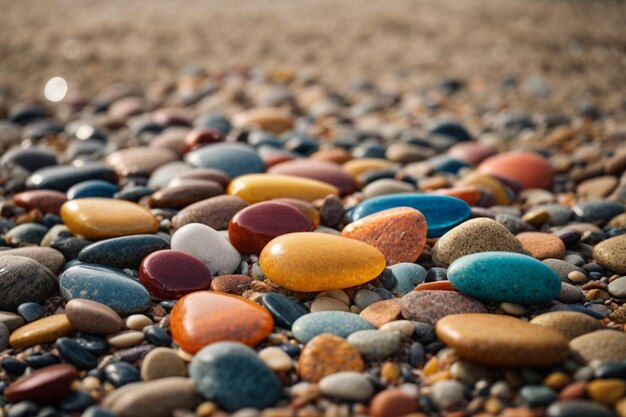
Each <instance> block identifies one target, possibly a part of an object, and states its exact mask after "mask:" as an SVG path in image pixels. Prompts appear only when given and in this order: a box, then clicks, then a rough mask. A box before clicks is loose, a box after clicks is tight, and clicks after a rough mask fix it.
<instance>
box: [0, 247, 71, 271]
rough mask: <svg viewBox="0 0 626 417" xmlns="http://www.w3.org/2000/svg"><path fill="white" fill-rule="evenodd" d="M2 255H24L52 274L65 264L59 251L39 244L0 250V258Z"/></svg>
mask: <svg viewBox="0 0 626 417" xmlns="http://www.w3.org/2000/svg"><path fill="white" fill-rule="evenodd" d="M3 256H24V257H26V258H30V259H33V260H35V261H37V262H39V263H40V264H42V265H43V266H45V267H46V268H48V269H49V270H50V271H51V272H52V273H53V274H57V273H58V272H59V271H60V270H61V269H62V268H63V265H65V257H64V256H63V254H62V253H61V252H59V251H58V250H56V249H52V248H44V247H39V246H27V247H24V248H16V249H9V250H4V251H0V258H1V257H3Z"/></svg>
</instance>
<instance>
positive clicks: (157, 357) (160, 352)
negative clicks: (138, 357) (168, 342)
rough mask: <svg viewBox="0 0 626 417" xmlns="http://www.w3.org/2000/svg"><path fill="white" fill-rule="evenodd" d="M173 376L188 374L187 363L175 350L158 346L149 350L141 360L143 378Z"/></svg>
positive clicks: (151, 378)
mask: <svg viewBox="0 0 626 417" xmlns="http://www.w3.org/2000/svg"><path fill="white" fill-rule="evenodd" d="M173 376H187V364H186V363H185V361H183V360H182V359H181V358H180V357H179V356H178V355H177V354H176V352H175V351H174V350H172V349H169V348H166V347H158V348H156V349H153V350H151V351H150V352H148V354H147V355H146V357H145V358H143V361H142V362H141V379H142V380H144V381H152V380H155V379H161V378H168V377H173Z"/></svg>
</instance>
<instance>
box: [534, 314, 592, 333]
mask: <svg viewBox="0 0 626 417" xmlns="http://www.w3.org/2000/svg"><path fill="white" fill-rule="evenodd" d="M530 322H531V323H532V324H538V325H540V326H544V327H548V328H551V329H553V330H556V331H557V332H559V333H561V334H562V335H563V336H565V337H566V338H567V339H569V340H572V339H575V338H576V337H578V336H582V335H583V334H587V333H591V332H594V331H596V330H599V329H600V322H599V321H598V320H596V319H594V318H593V317H590V316H588V315H586V314H583V313H578V312H575V311H553V312H549V313H544V314H541V315H539V316H537V317H535V318H533V319H532V320H531V321H530Z"/></svg>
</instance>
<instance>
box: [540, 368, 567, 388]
mask: <svg viewBox="0 0 626 417" xmlns="http://www.w3.org/2000/svg"><path fill="white" fill-rule="evenodd" d="M569 383H570V378H569V376H568V375H567V374H564V373H563V372H552V373H551V374H550V375H548V376H547V377H546V378H545V379H544V380H543V385H545V386H547V387H550V388H552V389H554V390H557V391H558V390H560V389H561V388H563V387H564V386H566V385H567V384H569Z"/></svg>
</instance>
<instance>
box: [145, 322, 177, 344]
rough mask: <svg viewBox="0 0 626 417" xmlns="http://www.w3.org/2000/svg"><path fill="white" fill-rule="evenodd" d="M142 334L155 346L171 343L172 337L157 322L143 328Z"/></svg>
mask: <svg viewBox="0 0 626 417" xmlns="http://www.w3.org/2000/svg"><path fill="white" fill-rule="evenodd" d="M143 334H144V336H145V337H146V340H147V341H148V342H150V343H152V344H153V345H156V346H170V345H171V344H172V338H171V336H170V335H169V334H167V332H166V331H165V330H163V329H162V328H161V327H159V325H158V324H153V325H152V326H147V327H145V328H144V329H143Z"/></svg>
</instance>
